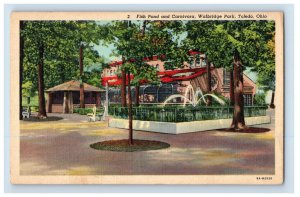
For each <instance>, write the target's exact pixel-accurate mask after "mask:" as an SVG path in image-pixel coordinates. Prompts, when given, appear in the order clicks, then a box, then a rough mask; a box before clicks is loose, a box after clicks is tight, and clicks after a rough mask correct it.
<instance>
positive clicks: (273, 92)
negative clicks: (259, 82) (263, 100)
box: [270, 90, 275, 109]
mask: <svg viewBox="0 0 300 197" xmlns="http://www.w3.org/2000/svg"><path fill="white" fill-rule="evenodd" d="M274 99H275V91H274V90H273V91H272V98H271V103H270V108H272V109H274V108H275V105H274Z"/></svg>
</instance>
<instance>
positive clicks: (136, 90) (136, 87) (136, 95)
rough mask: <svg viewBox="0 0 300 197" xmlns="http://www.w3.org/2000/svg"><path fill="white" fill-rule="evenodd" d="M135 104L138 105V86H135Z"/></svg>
mask: <svg viewBox="0 0 300 197" xmlns="http://www.w3.org/2000/svg"><path fill="white" fill-rule="evenodd" d="M135 106H137V107H138V106H140V86H139V85H137V86H135Z"/></svg>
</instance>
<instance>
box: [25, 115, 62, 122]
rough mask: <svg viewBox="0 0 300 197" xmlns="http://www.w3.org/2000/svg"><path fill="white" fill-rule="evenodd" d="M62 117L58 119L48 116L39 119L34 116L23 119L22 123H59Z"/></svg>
mask: <svg viewBox="0 0 300 197" xmlns="http://www.w3.org/2000/svg"><path fill="white" fill-rule="evenodd" d="M62 119H63V118H62V117H58V116H50V117H47V118H39V117H36V116H30V118H24V119H23V120H24V121H28V122H48V121H59V120H62Z"/></svg>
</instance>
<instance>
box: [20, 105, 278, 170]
mask: <svg viewBox="0 0 300 197" xmlns="http://www.w3.org/2000/svg"><path fill="white" fill-rule="evenodd" d="M268 113H269V114H270V115H271V116H272V123H271V124H265V125H259V126H257V127H262V128H269V129H271V131H268V132H263V133H234V132H225V131H205V132H195V133H189V134H180V135H170V134H160V133H151V132H142V131H134V138H135V139H147V140H159V141H163V142H166V143H169V144H170V145H171V146H170V148H167V149H162V150H152V151H141V152H111V151H99V150H95V149H92V148H90V147H89V146H90V144H92V143H95V142H99V141H104V140H110V139H114V140H115V139H125V138H127V136H128V132H127V130H124V129H116V128H109V127H107V123H106V122H100V121H99V122H87V117H86V116H81V115H77V114H54V113H53V114H49V115H48V116H49V117H51V118H50V119H49V120H51V121H34V120H27V121H21V141H20V145H21V155H20V157H21V158H20V159H21V160H20V170H21V175H100V174H101V175H131V174H133V175H180V174H184V175H192V174H195V175H198V174H199V175H200V174H201V175H213V174H232V175H237V174H274V157H275V154H274V115H273V114H274V111H268Z"/></svg>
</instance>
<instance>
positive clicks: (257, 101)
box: [253, 94, 266, 105]
mask: <svg viewBox="0 0 300 197" xmlns="http://www.w3.org/2000/svg"><path fill="white" fill-rule="evenodd" d="M253 104H254V105H266V95H265V94H255V96H254V99H253Z"/></svg>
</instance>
